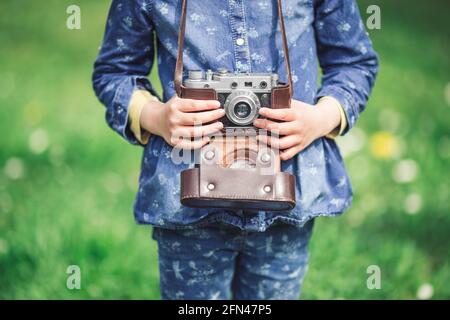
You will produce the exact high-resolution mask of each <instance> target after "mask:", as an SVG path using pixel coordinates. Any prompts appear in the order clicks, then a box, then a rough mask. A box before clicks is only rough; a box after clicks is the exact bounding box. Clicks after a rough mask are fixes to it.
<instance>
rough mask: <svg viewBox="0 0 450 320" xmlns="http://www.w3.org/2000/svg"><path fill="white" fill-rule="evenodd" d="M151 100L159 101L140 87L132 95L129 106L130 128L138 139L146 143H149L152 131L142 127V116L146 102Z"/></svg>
mask: <svg viewBox="0 0 450 320" xmlns="http://www.w3.org/2000/svg"><path fill="white" fill-rule="evenodd" d="M150 101H158V98H156V97H155V96H153V95H152V94H151V93H150V92H148V91H147V90H140V89H139V90H135V91H134V92H133V94H132V95H131V99H130V104H129V106H128V110H129V114H128V116H129V118H128V121H129V125H130V130H131V132H132V133H133V134H134V136H135V137H136V140H137V141H139V142H140V143H141V144H144V145H145V144H147V143H148V140H149V138H150V133H149V132H147V131H145V130H143V129H142V128H141V125H140V117H141V113H142V110H143V109H144V106H145V104H146V103H148V102H150Z"/></svg>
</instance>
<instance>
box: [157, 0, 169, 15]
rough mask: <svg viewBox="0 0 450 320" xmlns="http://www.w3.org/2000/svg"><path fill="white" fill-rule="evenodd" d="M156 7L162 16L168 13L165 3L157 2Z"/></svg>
mask: <svg viewBox="0 0 450 320" xmlns="http://www.w3.org/2000/svg"><path fill="white" fill-rule="evenodd" d="M156 9H157V10H158V11H159V12H161V14H162V15H163V16H165V15H167V14H168V13H169V8H168V7H167V3H158V4H157V5H156Z"/></svg>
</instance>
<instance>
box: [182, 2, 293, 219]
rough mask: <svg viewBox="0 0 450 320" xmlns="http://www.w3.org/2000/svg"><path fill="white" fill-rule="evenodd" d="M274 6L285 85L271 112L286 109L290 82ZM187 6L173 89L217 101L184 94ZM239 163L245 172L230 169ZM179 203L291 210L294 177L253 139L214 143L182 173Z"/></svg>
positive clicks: (275, 93)
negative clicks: (196, 165)
mask: <svg viewBox="0 0 450 320" xmlns="http://www.w3.org/2000/svg"><path fill="white" fill-rule="evenodd" d="M277 4H278V15H279V23H280V30H281V36H282V42H283V49H284V57H285V66H286V73H287V76H288V83H287V84H286V85H281V86H278V87H276V88H273V89H272V95H271V96H272V101H271V107H272V108H288V107H290V103H291V97H292V79H291V70H290V63H289V52H288V46H287V40H286V32H285V28H284V20H283V14H282V7H281V0H277ZM186 5H187V0H183V1H182V13H181V21H180V29H179V37H178V55H177V61H176V67H175V81H174V82H175V89H176V92H177V94H178V96H179V97H181V98H187V99H198V100H217V93H216V91H215V90H214V89H209V88H205V89H193V88H186V87H184V86H183V84H182V74H183V46H184V34H185V26H186ZM242 157H244V158H245V159H241V158H242ZM268 159H269V161H268ZM240 160H245V162H246V163H247V166H246V167H245V166H244V168H241V167H237V168H236V167H233V166H234V164H235V163H236V162H239V161H240ZM181 203H182V204H183V205H186V206H189V207H205V208H209V207H217V208H235V209H244V210H269V211H284V210H291V209H292V208H294V207H295V177H294V176H293V175H291V174H289V173H286V172H281V171H280V159H279V157H278V154H277V152H276V151H275V150H272V149H270V148H267V147H266V146H265V145H262V144H261V143H257V142H256V140H255V138H254V136H253V137H252V136H234V137H228V136H227V137H225V136H224V137H214V139H213V141H212V142H211V143H209V144H208V145H206V146H204V147H203V148H202V149H201V150H200V161H199V166H198V167H196V168H193V169H188V170H185V171H183V172H182V173H181Z"/></svg>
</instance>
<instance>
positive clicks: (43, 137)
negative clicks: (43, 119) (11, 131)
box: [28, 128, 49, 154]
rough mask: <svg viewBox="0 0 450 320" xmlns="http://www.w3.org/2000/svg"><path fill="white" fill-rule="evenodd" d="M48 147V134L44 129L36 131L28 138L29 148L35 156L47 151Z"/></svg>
mask: <svg viewBox="0 0 450 320" xmlns="http://www.w3.org/2000/svg"><path fill="white" fill-rule="evenodd" d="M48 145H49V142H48V134H47V132H46V131H45V130H44V129H41V128H39V129H36V130H34V131H33V132H32V133H31V135H30V137H29V138H28V146H29V148H30V150H31V152H33V153H35V154H40V153H42V152H44V151H45V150H47V148H48Z"/></svg>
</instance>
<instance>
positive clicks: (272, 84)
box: [184, 69, 287, 129]
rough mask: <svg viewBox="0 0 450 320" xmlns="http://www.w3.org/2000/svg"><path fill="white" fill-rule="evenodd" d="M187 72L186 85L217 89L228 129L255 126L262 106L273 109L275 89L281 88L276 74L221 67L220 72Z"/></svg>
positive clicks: (192, 87) (187, 86) (188, 86)
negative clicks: (230, 70) (228, 69)
mask: <svg viewBox="0 0 450 320" xmlns="http://www.w3.org/2000/svg"><path fill="white" fill-rule="evenodd" d="M188 74H189V76H188V78H187V79H186V80H185V82H184V86H185V87H186V88H191V89H205V88H210V89H213V90H215V92H216V93H217V99H218V100H219V101H220V105H221V106H222V107H223V108H224V110H225V116H224V117H223V118H222V119H221V121H222V123H223V125H224V128H226V129H227V128H239V129H243V128H244V129H245V128H252V127H253V121H255V119H257V118H258V117H259V113H258V111H259V109H260V108H262V107H266V108H271V106H272V89H273V88H277V87H281V85H280V84H279V83H278V78H279V77H278V75H277V74H274V73H272V74H271V73H237V72H228V71H227V70H226V69H219V70H218V71H217V72H213V71H211V70H207V71H206V72H203V71H201V70H191V71H189V73H188ZM285 107H287V105H286V106H285Z"/></svg>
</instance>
